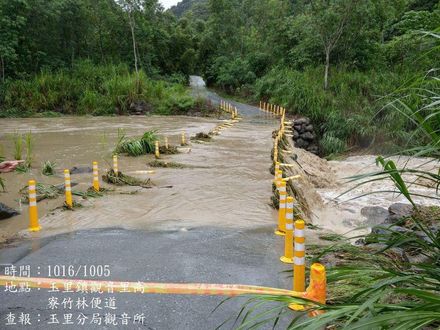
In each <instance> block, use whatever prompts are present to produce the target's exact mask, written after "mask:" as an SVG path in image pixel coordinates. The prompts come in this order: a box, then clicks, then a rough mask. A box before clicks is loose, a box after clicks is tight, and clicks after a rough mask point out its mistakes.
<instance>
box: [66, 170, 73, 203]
mask: <svg viewBox="0 0 440 330" xmlns="http://www.w3.org/2000/svg"><path fill="white" fill-rule="evenodd" d="M64 191H65V195H66V206H67V207H68V208H70V209H71V208H73V200H72V185H71V183H70V171H69V170H64Z"/></svg>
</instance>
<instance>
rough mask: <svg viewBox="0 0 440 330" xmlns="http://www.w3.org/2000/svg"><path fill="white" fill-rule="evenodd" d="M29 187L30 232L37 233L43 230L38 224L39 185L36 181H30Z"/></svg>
mask: <svg viewBox="0 0 440 330" xmlns="http://www.w3.org/2000/svg"><path fill="white" fill-rule="evenodd" d="M28 187H29V231H32V232H36V231H40V230H41V226H40V224H39V222H38V208H37V184H36V182H35V180H30V181H29V183H28Z"/></svg>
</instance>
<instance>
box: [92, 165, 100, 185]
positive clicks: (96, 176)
mask: <svg viewBox="0 0 440 330" xmlns="http://www.w3.org/2000/svg"><path fill="white" fill-rule="evenodd" d="M93 189H94V190H95V191H96V192H99V190H100V189H99V173H98V162H93Z"/></svg>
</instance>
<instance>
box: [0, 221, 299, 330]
mask: <svg viewBox="0 0 440 330" xmlns="http://www.w3.org/2000/svg"><path fill="white" fill-rule="evenodd" d="M280 243H281V242H280V240H277V239H275V238H274V236H273V234H272V227H271V226H268V227H260V228H259V229H258V230H244V231H236V230H228V229H219V228H216V227H199V228H197V229H189V230H187V231H183V230H179V231H150V232H145V231H126V230H121V229H111V228H110V229H102V230H89V231H79V232H75V233H70V234H64V235H59V236H55V237H51V238H46V239H43V240H41V241H39V242H38V244H37V243H36V242H26V243H24V244H21V245H18V246H17V247H13V248H9V249H6V250H2V251H1V252H0V260H2V261H3V262H4V261H6V260H8V261H10V262H11V263H14V265H16V266H17V267H20V266H26V265H31V267H32V268H31V269H32V271H33V275H35V276H38V273H40V275H39V276H41V277H47V276H48V275H49V267H52V268H53V267H54V266H55V265H75V266H79V265H88V266H89V267H90V266H92V265H95V266H98V265H109V266H110V267H109V268H110V272H111V275H110V277H109V278H105V279H104V280H105V281H108V280H113V281H134V282H137V281H145V282H166V283H221V284H235V283H245V284H253V285H263V286H269V287H279V288H287V287H289V286H290V285H291V278H289V275H288V274H287V273H282V272H283V271H285V270H286V269H288V267H285V266H283V265H282V264H281V263H280V262H279V261H278V257H279V256H278V255H277V252H278V251H281V250H282V247H281V245H280ZM51 272H52V273H53V270H52V271H51ZM95 278H96V277H95ZM82 279H90V277H85V278H84V277H82ZM82 297H86V299H87V302H88V307H87V308H84V309H83V308H81V307H80V308H78V307H77V306H76V303H77V301H78V299H81V298H82ZM51 298H56V299H57V300H58V302H59V303H60V305H59V306H58V308H57V309H51V308H50V307H49V304H50V301H51V300H50V299H51ZM94 298H95V299H96V298H99V299H101V300H102V305H101V307H103V309H101V310H100V309H98V308H92V303H90V302H91V301H92V299H94ZM110 298H115V300H116V307H117V309H116V310H112V309H108V308H105V307H104V306H105V302H106V301H108V299H110ZM63 299H72V300H73V301H74V305H73V307H72V309H68V308H67V309H64V308H63V306H62V301H63ZM106 299H107V300H106ZM224 300H225V297H213V296H179V295H170V296H168V295H142V294H124V293H120V294H97V293H94V294H93V293H89V294H87V295H86V294H80V293H60V292H55V293H54V292H48V291H47V290H41V291H38V290H35V289H33V291H32V292H30V293H5V292H1V293H0V315H1V321H0V328H1V329H3V328H4V324H5V319H4V318H5V317H6V316H7V314H8V313H10V312H12V313H16V314H17V315H18V314H19V313H21V312H24V313H29V314H30V318H31V322H32V326H31V327H29V328H32V329H59V328H63V325H62V323H63V322H64V321H65V320H64V314H72V315H73V320H74V323H75V325H70V326H68V327H69V328H71V329H95V328H97V329H108V328H114V329H116V328H118V329H119V328H120V329H125V328H126V329H188V330H190V329H215V328H217V327H218V326H219V325H221V324H222V323H223V322H225V321H227V320H228V319H230V318H232V320H235V317H236V316H237V315H238V312H239V310H240V308H241V306H242V305H243V303H244V302H245V301H246V300H247V298H244V297H242V298H234V299H232V300H229V301H227V302H225V303H224V304H222V305H221V306H220V307H219V308H218V310H216V311H215V312H213V310H214V309H215V308H216V307H217V306H218V305H219V304H220V303H221V302H222V301H224ZM52 301H53V300H52ZM81 313H83V314H84V315H85V316H86V317H88V320H87V322H86V326H85V327H84V326H81V325H78V324H77V322H78V317H79V316H80V315H81ZM94 313H99V314H100V318H101V322H102V325H101V326H98V325H92V324H90V321H91V320H92V318H93V314H94ZM105 313H111V314H116V315H117V318H118V326H104V320H105V319H104V315H105ZM51 314H56V315H57V319H58V321H59V322H60V325H50V324H48V323H50V322H53V319H52V317H51ZM123 314H127V315H128V316H130V317H132V318H133V317H135V315H136V314H138V315H140V314H143V315H144V316H145V322H144V325H143V326H140V325H137V324H136V325H135V324H133V319H131V320H130V324H129V325H128V326H122V324H121V322H122V321H121V320H122V319H121V317H122V315H123ZM288 318H289V317H288ZM38 320H40V321H38ZM285 322H287V319H286V320H285V321H283V322H282V323H285ZM65 327H67V325H65ZM7 328H12V329H14V328H20V327H18V326H17V327H13V326H8V327H7ZM231 328H233V322H232V321H230V322H228V323H227V324H226V325H225V326H224V329H231Z"/></svg>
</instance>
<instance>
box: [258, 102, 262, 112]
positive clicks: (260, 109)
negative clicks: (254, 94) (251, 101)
mask: <svg viewBox="0 0 440 330" xmlns="http://www.w3.org/2000/svg"><path fill="white" fill-rule="evenodd" d="M261 108H262V102H261V101H260V108H259V109H260V110H261Z"/></svg>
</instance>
